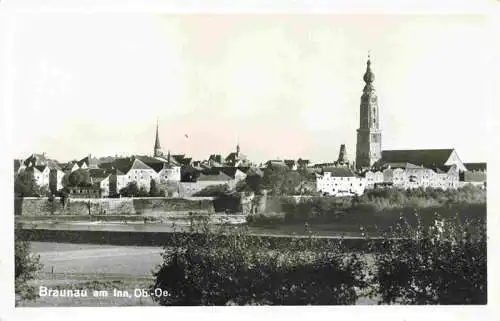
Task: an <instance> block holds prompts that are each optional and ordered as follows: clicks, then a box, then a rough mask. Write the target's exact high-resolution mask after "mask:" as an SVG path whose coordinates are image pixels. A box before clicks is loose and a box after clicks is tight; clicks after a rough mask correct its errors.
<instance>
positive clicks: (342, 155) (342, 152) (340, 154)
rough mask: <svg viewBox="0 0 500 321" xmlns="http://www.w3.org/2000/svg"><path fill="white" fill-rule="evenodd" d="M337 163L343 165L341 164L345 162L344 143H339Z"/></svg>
mask: <svg viewBox="0 0 500 321" xmlns="http://www.w3.org/2000/svg"><path fill="white" fill-rule="evenodd" d="M337 163H338V164H339V165H343V164H345V163H347V155H346V149H345V144H341V145H340V151H339V158H338V159H337Z"/></svg>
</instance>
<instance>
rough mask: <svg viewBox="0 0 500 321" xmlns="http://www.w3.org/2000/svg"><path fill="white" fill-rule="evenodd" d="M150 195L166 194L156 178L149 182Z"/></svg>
mask: <svg viewBox="0 0 500 321" xmlns="http://www.w3.org/2000/svg"><path fill="white" fill-rule="evenodd" d="M149 196H151V197H160V196H165V192H164V191H162V190H161V189H160V188H159V186H158V185H157V184H156V181H155V180H154V179H152V180H151V182H150V184H149Z"/></svg>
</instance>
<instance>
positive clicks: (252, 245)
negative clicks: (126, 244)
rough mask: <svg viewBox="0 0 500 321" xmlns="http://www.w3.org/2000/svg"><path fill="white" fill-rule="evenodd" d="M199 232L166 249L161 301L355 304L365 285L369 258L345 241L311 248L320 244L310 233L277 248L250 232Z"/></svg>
mask: <svg viewBox="0 0 500 321" xmlns="http://www.w3.org/2000/svg"><path fill="white" fill-rule="evenodd" d="M198 233H199V234H198V236H199V237H198V238H196V241H195V238H192V237H180V238H179V239H177V241H176V244H175V246H174V250H173V251H171V250H166V251H165V253H164V255H163V258H164V262H163V264H162V265H161V266H160V267H159V270H158V271H157V272H156V273H155V278H156V281H155V284H154V285H153V288H155V289H156V288H161V289H163V290H167V291H168V292H169V294H170V296H163V297H153V298H154V300H156V301H157V302H158V303H160V304H161V305H178V306H189V305H228V304H233V305H234V304H236V305H249V304H250V305H260V304H265V305H308V304H323V305H334V304H354V303H355V301H356V299H357V293H356V289H361V288H364V287H366V283H365V280H364V274H363V271H364V269H365V267H364V263H363V262H362V260H361V259H360V257H359V255H357V254H352V255H349V256H346V255H345V254H344V250H343V249H342V248H341V246H339V247H337V248H329V249H322V251H310V250H308V249H309V248H318V246H315V245H314V239H313V238H310V240H309V241H310V242H309V246H307V247H304V246H303V244H302V243H300V244H299V243H295V244H290V246H289V247H287V249H280V250H279V251H276V250H274V251H273V250H269V244H266V241H263V240H262V239H260V238H256V237H251V236H250V235H248V233H247V232H246V231H241V230H239V231H238V232H233V233H226V234H223V231H216V232H213V231H210V229H209V228H208V227H204V228H202V230H201V231H200V230H198Z"/></svg>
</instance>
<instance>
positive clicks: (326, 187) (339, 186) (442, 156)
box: [316, 149, 486, 196]
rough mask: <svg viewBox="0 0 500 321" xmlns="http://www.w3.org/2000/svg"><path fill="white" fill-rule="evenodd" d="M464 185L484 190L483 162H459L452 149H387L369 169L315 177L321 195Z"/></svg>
mask: <svg viewBox="0 0 500 321" xmlns="http://www.w3.org/2000/svg"><path fill="white" fill-rule="evenodd" d="M467 184H472V185H476V186H480V187H486V163H463V162H462V161H461V160H460V158H459V157H458V154H457V152H456V151H455V150H454V149H427V150H390V151H383V152H382V159H381V160H380V161H378V162H377V163H376V164H375V165H374V166H373V167H372V168H371V169H370V170H368V171H364V172H355V171H353V170H352V169H351V168H349V167H338V166H337V167H325V168H323V169H322V170H321V171H320V173H317V174H316V186H317V191H318V192H320V193H322V194H327V195H334V196H345V195H361V194H363V193H364V190H365V189H366V188H376V187H395V188H403V189H414V188H419V187H422V188H427V187H430V188H441V189H445V190H446V189H455V188H458V187H461V186H464V185H467Z"/></svg>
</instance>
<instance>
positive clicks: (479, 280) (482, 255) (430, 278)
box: [374, 214, 487, 305]
mask: <svg viewBox="0 0 500 321" xmlns="http://www.w3.org/2000/svg"><path fill="white" fill-rule="evenodd" d="M417 219H418V225H417V227H412V226H410V225H409V224H408V222H407V221H406V220H404V219H401V222H400V224H398V226H397V228H396V230H394V231H393V232H392V235H391V237H387V236H386V237H385V240H384V242H383V244H382V248H383V249H385V250H383V251H380V252H375V255H374V258H375V265H376V268H375V273H374V281H375V284H376V288H377V292H378V295H379V296H380V298H381V299H380V303H388V304H391V303H401V304H454V305H458V304H486V303H487V253H486V226H485V223H484V222H483V221H482V220H480V219H479V220H476V221H474V220H466V221H465V222H461V221H460V219H459V218H458V216H457V217H456V218H455V220H453V219H444V220H443V219H441V218H440V217H439V215H437V214H436V220H435V224H434V226H431V227H428V228H427V227H424V225H423V224H422V221H421V218H420V217H419V216H417ZM395 237H396V238H395ZM403 240H404V241H403Z"/></svg>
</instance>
